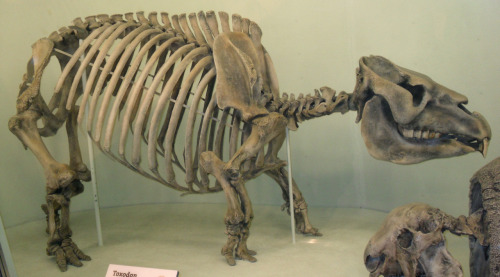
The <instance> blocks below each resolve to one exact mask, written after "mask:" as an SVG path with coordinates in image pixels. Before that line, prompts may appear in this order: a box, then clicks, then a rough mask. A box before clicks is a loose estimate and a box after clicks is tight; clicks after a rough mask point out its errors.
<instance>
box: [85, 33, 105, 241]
mask: <svg viewBox="0 0 500 277" xmlns="http://www.w3.org/2000/svg"><path fill="white" fill-rule="evenodd" d="M80 43H81V40H80ZM83 59H84V55H82V59H81V60H83ZM86 84H87V72H86V71H84V72H83V75H82V90H83V91H85V85H86ZM85 113H86V114H87V115H88V113H89V105H86V106H85ZM87 118H88V117H87ZM87 146H88V147H87V149H88V150H89V160H90V174H91V182H92V192H93V194H94V214H95V226H96V229H97V245H98V246H103V241H102V229H101V211H100V208H99V197H98V194H97V176H96V174H95V162H94V144H93V142H92V138H91V137H90V134H89V133H88V132H87Z"/></svg>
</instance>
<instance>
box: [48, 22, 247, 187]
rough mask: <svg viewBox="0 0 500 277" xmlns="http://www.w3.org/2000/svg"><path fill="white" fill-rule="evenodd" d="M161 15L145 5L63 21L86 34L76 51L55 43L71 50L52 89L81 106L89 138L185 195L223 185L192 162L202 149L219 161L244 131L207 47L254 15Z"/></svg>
mask: <svg viewBox="0 0 500 277" xmlns="http://www.w3.org/2000/svg"><path fill="white" fill-rule="evenodd" d="M161 19H162V22H163V25H161V24H160V23H159V22H158V19H157V14H156V13H151V14H150V15H149V16H148V18H146V17H145V16H144V14H143V13H142V12H139V13H136V18H134V16H133V14H131V13H130V14H125V18H123V16H122V15H113V16H107V15H98V16H92V17H87V18H85V22H84V21H82V20H81V19H79V18H78V19H75V21H74V24H75V26H71V27H69V28H70V29H71V30H72V31H73V34H74V35H76V36H77V37H79V38H82V40H81V43H80V46H79V47H78V48H77V49H71V52H72V53H73V54H70V53H67V52H65V51H61V49H57V47H56V48H55V51H57V52H58V53H59V54H64V55H68V56H70V57H71V58H70V59H69V62H68V63H67V64H66V67H65V68H64V69H63V70H62V74H61V76H60V78H59V80H58V82H57V84H56V87H55V95H58V94H62V95H64V96H65V97H62V99H67V100H66V102H65V106H66V109H67V110H71V109H73V108H78V105H79V111H78V123H79V124H80V125H82V123H83V122H84V121H86V123H85V129H86V131H87V132H88V133H89V134H90V136H91V137H92V139H93V140H94V142H95V144H96V145H98V147H99V148H100V149H101V150H102V151H103V152H104V153H106V154H107V155H108V156H110V157H112V158H113V159H115V160H117V161H119V162H120V163H122V164H124V165H125V166H127V167H128V168H130V169H132V170H134V171H136V172H138V173H139V174H141V175H143V176H145V177H148V178H150V179H153V180H156V181H158V182H160V183H162V184H164V185H166V186H168V187H171V188H173V189H176V190H179V191H182V192H186V193H206V192H216V191H220V190H221V187H220V185H218V184H217V183H215V184H212V185H211V184H210V182H209V179H208V176H207V173H206V172H204V171H203V169H202V168H201V167H200V166H199V165H198V157H199V154H200V153H202V152H203V151H207V150H209V151H214V152H215V153H216V155H217V156H219V157H221V158H222V157H223V149H224V144H225V143H224V142H225V141H227V142H228V143H229V152H230V153H228V154H229V155H232V154H234V153H235V152H236V149H237V147H238V145H239V144H241V143H242V142H243V140H244V138H245V132H243V133H244V134H243V135H242V136H241V137H242V139H241V140H239V139H238V133H240V130H241V129H244V130H248V129H249V128H247V127H248V126H247V127H244V126H243V124H244V123H242V122H241V119H240V116H239V112H238V111H234V110H232V109H229V108H228V109H225V110H220V109H219V108H218V107H217V104H216V101H215V95H214V84H215V76H216V70H215V67H214V63H213V58H212V51H211V47H212V44H213V41H214V38H215V37H216V36H217V35H218V34H219V33H220V32H229V31H240V32H246V33H247V34H248V32H249V25H250V24H251V22H250V21H249V20H248V19H243V18H241V17H240V16H239V15H233V16H232V24H230V23H229V16H228V15H227V14H226V13H223V12H220V13H219V19H220V26H221V29H219V21H218V20H217V18H216V15H215V13H214V12H207V13H206V14H205V13H203V12H200V13H198V14H189V15H186V14H181V15H178V16H177V15H174V16H172V17H169V16H168V14H166V13H162V14H161ZM252 24H253V23H252ZM73 76H74V77H73ZM67 78H69V79H70V80H69V81H71V78H72V84H71V86H67V87H66V86H64V85H63V84H65V82H68V80H66V79H67ZM85 81H86V85H85V86H84V87H85V90H84V91H80V90H79V88H81V86H79V84H80V83H81V82H85ZM87 109H88V113H86V110H87ZM86 114H87V116H85V115H86ZM85 119H86V120H85ZM245 124H246V123H245ZM227 129H229V130H227ZM231 133H233V135H232V136H229V137H228V136H227V135H228V134H231ZM234 134H236V135H234ZM181 138H184V141H182V143H177V144H176V141H180V140H181ZM195 138H196V139H195ZM144 142H145V143H144ZM144 145H147V147H143V146H144ZM179 154H180V155H179ZM142 160H147V163H146V162H145V161H143V162H142V163H141V161H142ZM173 164H175V165H177V166H178V167H179V168H180V169H181V170H183V171H184V172H185V173H186V177H185V182H179V183H178V182H177V180H176V178H175V172H174V167H173ZM163 168H165V169H166V170H165V171H164V170H163ZM160 172H161V173H160ZM184 183H185V184H186V185H184ZM181 184H182V185H181Z"/></svg>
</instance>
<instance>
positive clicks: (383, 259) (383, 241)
mask: <svg viewBox="0 0 500 277" xmlns="http://www.w3.org/2000/svg"><path fill="white" fill-rule="evenodd" d="M445 230H449V231H451V232H452V233H454V234H457V235H472V233H473V232H472V231H471V228H470V227H469V223H468V222H467V219H466V218H465V217H464V216H460V217H459V218H454V217H452V216H450V215H447V214H446V213H444V212H442V211H440V210H439V209H436V208H433V207H431V206H429V205H427V204H421V203H412V204H408V205H405V206H401V207H398V208H396V209H394V210H393V211H391V213H389V215H388V216H387V218H386V219H385V221H384V223H383V224H382V227H381V228H380V229H379V230H378V232H377V233H376V234H375V235H374V236H373V237H372V238H371V239H370V241H369V243H368V245H367V246H366V248H365V254H364V262H365V266H366V268H367V269H368V271H369V272H370V275H369V276H370V277H378V276H380V275H383V276H393V275H395V276H400V275H404V276H407V277H410V276H420V275H421V274H424V273H425V274H426V276H434V277H436V276H454V277H456V276H463V272H462V267H461V265H460V264H459V262H458V261H457V260H456V259H455V258H453V257H452V255H451V254H450V253H449V252H448V250H447V249H446V243H445V238H444V236H443V232H444V231H445Z"/></svg>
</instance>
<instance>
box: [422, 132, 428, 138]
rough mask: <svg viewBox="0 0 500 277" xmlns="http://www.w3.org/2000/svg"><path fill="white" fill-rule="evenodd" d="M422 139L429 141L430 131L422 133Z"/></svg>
mask: <svg viewBox="0 0 500 277" xmlns="http://www.w3.org/2000/svg"><path fill="white" fill-rule="evenodd" d="M422 138H423V139H428V138H429V131H424V132H422Z"/></svg>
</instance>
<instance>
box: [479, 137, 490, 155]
mask: <svg viewBox="0 0 500 277" xmlns="http://www.w3.org/2000/svg"><path fill="white" fill-rule="evenodd" d="M489 145H490V141H489V140H488V139H487V138H485V139H483V143H482V144H481V145H479V152H481V154H483V157H485V158H486V154H487V153H488V146H489Z"/></svg>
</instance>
